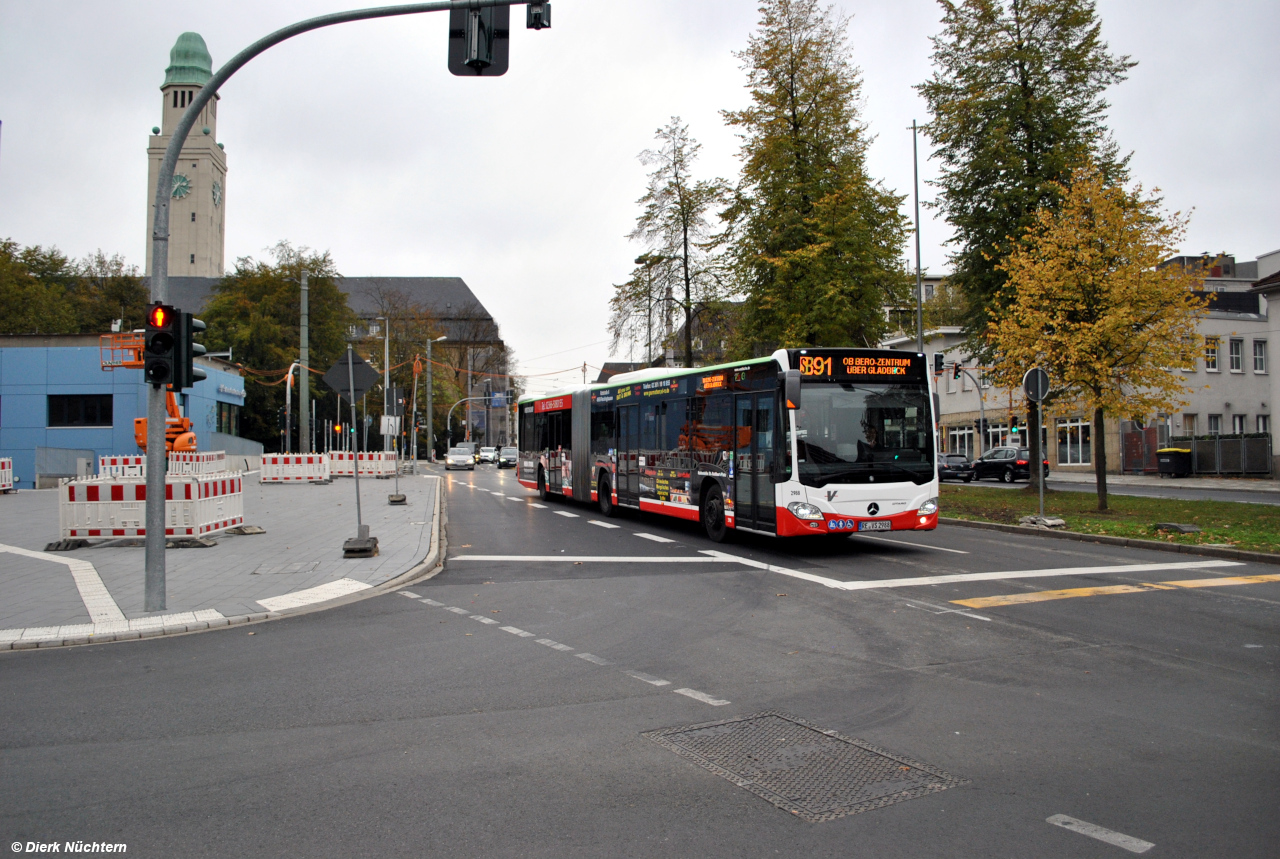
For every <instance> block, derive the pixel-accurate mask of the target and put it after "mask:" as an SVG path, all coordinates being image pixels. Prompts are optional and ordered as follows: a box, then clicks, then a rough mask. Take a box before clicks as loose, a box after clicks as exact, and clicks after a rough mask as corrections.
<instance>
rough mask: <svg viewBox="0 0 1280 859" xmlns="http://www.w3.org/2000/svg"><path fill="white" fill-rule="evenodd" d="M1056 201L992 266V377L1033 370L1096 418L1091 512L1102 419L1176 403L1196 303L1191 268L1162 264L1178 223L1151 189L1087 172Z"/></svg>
mask: <svg viewBox="0 0 1280 859" xmlns="http://www.w3.org/2000/svg"><path fill="white" fill-rule="evenodd" d="M1060 190H1061V192H1062V206H1061V208H1060V209H1058V210H1056V211H1051V210H1049V209H1041V210H1040V211H1039V212H1037V213H1036V216H1035V218H1034V221H1033V223H1032V225H1031V226H1030V227H1029V228H1028V229H1027V231H1026V233H1025V234H1024V235H1023V236H1022V238H1021V240H1020V241H1019V242H1018V244H1017V245H1016V246H1015V248H1014V250H1013V252H1012V253H1011V254H1010V255H1009V257H1008V258H1007V259H1006V260H1005V261H1004V262H1003V263H1001V265H1000V269H1001V270H1002V271H1004V272H1005V274H1006V275H1007V277H1008V280H1007V283H1006V286H1005V290H1006V292H1005V294H1004V295H1003V296H1002V299H1003V300H1001V301H999V302H997V307H999V308H1000V310H999V311H998V315H997V316H996V317H995V318H994V319H993V320H991V322H990V323H989V324H988V327H987V332H986V333H987V339H988V342H989V344H990V345H991V346H992V348H993V350H994V352H995V354H996V355H997V356H998V360H997V361H996V362H995V363H996V369H995V371H994V372H993V374H992V375H993V377H994V379H995V381H996V383H997V384H1000V385H1005V386H1009V387H1016V386H1019V384H1020V382H1021V379H1022V374H1023V373H1024V372H1026V370H1027V369H1028V368H1030V367H1033V366H1039V367H1042V368H1043V369H1044V370H1046V371H1047V372H1048V373H1049V377H1050V379H1051V380H1052V385H1053V391H1054V400H1055V401H1057V402H1059V403H1063V402H1065V403H1072V402H1074V403H1078V404H1079V405H1080V406H1081V407H1082V408H1083V409H1085V410H1087V411H1090V412H1092V413H1093V424H1094V430H1093V432H1094V436H1093V437H1094V457H1093V461H1094V472H1095V474H1096V477H1097V486H1098V509H1099V510H1106V509H1107V476H1106V475H1107V460H1106V444H1105V441H1104V440H1105V435H1104V433H1103V420H1104V418H1105V417H1106V416H1108V415H1110V416H1112V417H1131V416H1140V415H1147V414H1150V413H1151V412H1153V411H1170V410H1172V409H1173V408H1175V407H1177V406H1179V405H1183V404H1184V403H1185V400H1183V399H1182V395H1183V394H1184V392H1185V390H1186V381H1187V379H1186V377H1185V376H1183V375H1181V373H1180V372H1179V370H1178V368H1181V367H1190V366H1194V363H1195V360H1196V357H1197V353H1198V349H1199V343H1200V339H1199V337H1198V336H1197V334H1196V323H1197V321H1198V319H1199V318H1200V316H1201V315H1202V313H1203V311H1204V307H1205V301H1204V299H1203V298H1201V297H1200V296H1198V295H1197V294H1196V290H1198V289H1199V288H1200V287H1201V286H1202V283H1203V280H1202V277H1201V276H1200V275H1199V274H1198V273H1197V272H1195V271H1194V270H1188V271H1184V270H1183V269H1182V267H1181V266H1168V267H1164V268H1161V267H1160V263H1161V262H1162V261H1163V260H1166V259H1168V258H1169V257H1170V256H1173V255H1174V254H1175V253H1176V252H1177V247H1178V245H1179V243H1180V242H1181V240H1182V237H1183V235H1184V232H1185V230H1186V224H1187V219H1186V217H1184V216H1183V215H1181V214H1180V213H1177V212H1175V213H1173V214H1170V215H1165V214H1164V213H1163V212H1162V211H1161V207H1160V203H1161V201H1160V198H1159V197H1158V196H1145V195H1144V193H1143V190H1142V188H1141V187H1140V186H1139V187H1137V188H1135V189H1134V190H1133V191H1128V190H1126V189H1125V188H1123V187H1120V186H1117V185H1114V184H1109V183H1107V182H1106V180H1105V179H1104V178H1103V176H1102V175H1101V174H1100V172H1099V171H1098V170H1097V169H1095V168H1092V167H1090V168H1085V169H1082V170H1080V171H1077V172H1076V173H1075V175H1074V176H1073V177H1072V181H1071V184H1070V186H1069V187H1061V188H1060Z"/></svg>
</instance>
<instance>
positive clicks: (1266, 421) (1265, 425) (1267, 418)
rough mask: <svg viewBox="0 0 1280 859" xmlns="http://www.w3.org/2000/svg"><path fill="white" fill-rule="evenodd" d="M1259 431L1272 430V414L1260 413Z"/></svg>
mask: <svg viewBox="0 0 1280 859" xmlns="http://www.w3.org/2000/svg"><path fill="white" fill-rule="evenodd" d="M1257 420H1258V423H1257V426H1258V429H1257V431H1258V432H1271V415H1258V418H1257Z"/></svg>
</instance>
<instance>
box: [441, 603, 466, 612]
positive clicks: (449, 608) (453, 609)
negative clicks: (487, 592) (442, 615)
mask: <svg viewBox="0 0 1280 859" xmlns="http://www.w3.org/2000/svg"><path fill="white" fill-rule="evenodd" d="M444 610H445V611H451V612H453V613H454V614H470V612H469V611H467V610H466V609H465V608H458V607H457V606H456V605H447V606H445V607H444Z"/></svg>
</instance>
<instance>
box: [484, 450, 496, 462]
mask: <svg viewBox="0 0 1280 859" xmlns="http://www.w3.org/2000/svg"><path fill="white" fill-rule="evenodd" d="M480 461H481V462H497V461H498V449H497V448H496V447H482V448H480Z"/></svg>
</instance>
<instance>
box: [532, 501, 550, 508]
mask: <svg viewBox="0 0 1280 859" xmlns="http://www.w3.org/2000/svg"><path fill="white" fill-rule="evenodd" d="M529 506H530V507H537V508H538V509H539V510H546V509H547V505H545V504H539V503H538V502H537V501H530V502H529Z"/></svg>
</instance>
